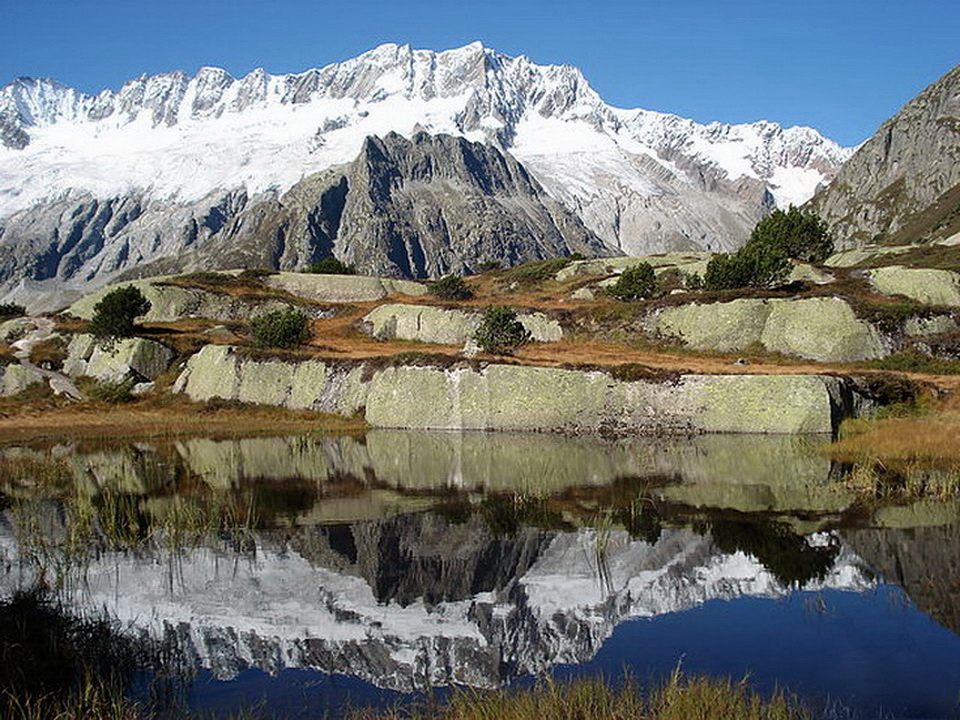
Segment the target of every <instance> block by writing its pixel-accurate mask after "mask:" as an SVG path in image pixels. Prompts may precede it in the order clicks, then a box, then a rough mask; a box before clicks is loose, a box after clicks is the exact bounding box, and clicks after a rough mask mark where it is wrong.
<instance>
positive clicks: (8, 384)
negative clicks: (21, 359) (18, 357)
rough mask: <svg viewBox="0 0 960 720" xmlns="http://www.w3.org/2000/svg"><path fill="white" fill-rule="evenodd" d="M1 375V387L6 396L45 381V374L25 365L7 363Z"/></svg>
mask: <svg viewBox="0 0 960 720" xmlns="http://www.w3.org/2000/svg"><path fill="white" fill-rule="evenodd" d="M0 370H2V376H0V388H2V394H3V395H5V396H9V395H16V394H18V393H21V392H23V391H24V390H26V389H27V388H29V387H32V386H33V385H37V384H38V383H42V382H44V378H43V375H41V374H40V373H39V372H37V371H36V370H34V369H32V368H27V367H24V366H23V365H7V366H6V367H4V368H0Z"/></svg>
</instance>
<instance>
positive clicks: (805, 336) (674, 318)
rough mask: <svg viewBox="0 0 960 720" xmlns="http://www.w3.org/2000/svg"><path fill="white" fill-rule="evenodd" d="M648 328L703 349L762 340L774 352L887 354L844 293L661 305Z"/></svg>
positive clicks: (838, 357) (828, 357)
mask: <svg viewBox="0 0 960 720" xmlns="http://www.w3.org/2000/svg"><path fill="white" fill-rule="evenodd" d="M646 325H647V329H648V330H649V331H652V332H656V333H659V334H660V335H663V336H665V337H672V338H676V339H678V340H681V341H682V342H683V343H685V344H686V345H689V346H690V347H694V348H697V349H699V350H720V351H730V350H743V349H746V348H748V347H750V346H751V345H754V344H758V343H759V344H760V345H762V346H763V348H764V349H766V350H768V351H770V352H778V353H782V354H784V355H795V356H798V357H803V358H808V359H810V360H816V361H818V362H847V361H852V360H865V359H869V358H876V357H883V356H884V355H886V354H887V348H886V346H885V345H884V342H883V338H882V337H881V335H880V333H879V332H878V331H877V330H876V328H874V327H873V326H872V325H870V324H869V323H867V322H866V321H864V320H860V319H859V318H857V316H856V315H855V314H854V312H853V310H852V309H851V308H850V306H849V305H848V304H847V303H846V301H844V300H842V299H840V298H805V299H801V300H779V299H775V300H760V299H750V298H747V299H740V300H733V301H731V302H725V303H709V304H705V305H698V304H696V303H693V304H690V305H682V306H679V307H668V308H662V309H661V310H658V311H656V312H655V313H653V314H652V315H651V316H650V317H649V318H648V319H647V323H646Z"/></svg>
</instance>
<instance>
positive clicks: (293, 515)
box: [0, 432, 960, 718]
mask: <svg viewBox="0 0 960 720" xmlns="http://www.w3.org/2000/svg"><path fill="white" fill-rule="evenodd" d="M3 457H4V459H5V461H9V462H7V464H6V465H5V467H6V470H5V475H4V476H3V479H2V481H3V483H4V485H3V486H2V487H0V491H2V492H3V493H4V495H5V496H6V500H5V501H4V504H5V505H6V506H7V507H6V509H5V510H4V511H3V514H2V520H0V592H2V593H3V594H4V595H6V594H9V593H11V592H13V591H14V589H16V588H18V587H29V586H30V585H31V584H32V583H34V582H36V580H37V578H38V575H40V574H41V573H42V574H43V577H44V578H45V580H46V581H47V583H48V584H52V585H54V586H57V587H59V588H60V594H59V596H60V598H61V599H62V600H63V601H64V602H65V603H66V607H67V608H68V609H69V610H70V611H71V612H75V613H89V612H91V611H93V610H95V609H99V608H105V610H106V612H107V613H108V614H109V616H110V617H111V618H114V619H116V620H117V621H119V623H120V627H122V628H124V632H128V633H131V634H133V635H135V636H137V637H138V638H140V641H141V642H142V644H143V647H144V648H152V647H155V648H162V649H163V651H164V653H165V655H164V657H167V658H168V659H169V658H171V657H175V658H178V660H177V662H176V663H174V664H175V665H177V667H178V668H179V669H180V670H181V671H184V670H186V671H188V672H187V674H186V675H183V676H182V677H184V678H185V680H184V682H185V688H184V689H185V694H186V697H187V698H188V701H189V704H190V705H191V706H192V707H194V708H196V709H200V710H203V711H205V712H210V711H214V712H220V713H227V712H230V711H235V710H237V709H238V708H240V707H243V706H251V705H252V706H254V707H261V708H263V709H264V710H266V711H268V712H269V713H270V714H271V715H273V716H277V717H289V718H295V717H317V716H319V715H322V714H324V713H326V714H328V716H331V717H336V716H338V715H339V714H341V713H342V712H343V709H344V708H347V707H355V706H359V705H371V704H372V705H376V706H380V707H385V706H389V705H393V704H395V703H400V704H404V703H409V702H412V701H416V700H417V699H422V698H423V697H424V693H436V694H440V695H441V696H442V695H443V693H444V692H445V690H444V688H448V687H449V686H450V685H452V684H458V685H469V686H476V687H498V686H500V687H502V686H524V685H527V684H529V683H530V682H533V681H534V679H535V678H537V677H543V676H545V675H554V676H557V677H562V678H569V677H575V676H580V675H594V674H598V673H602V674H603V675H604V676H605V677H607V678H609V679H610V680H611V681H612V682H617V681H619V680H620V679H622V677H623V676H624V674H625V673H627V674H629V675H630V676H632V677H633V678H636V679H637V680H639V681H641V682H642V683H645V682H647V681H654V682H655V681H656V679H657V678H662V677H664V676H666V675H668V674H669V673H670V672H671V671H673V670H674V669H675V668H676V667H677V666H678V664H680V665H681V666H682V668H683V670H684V671H685V672H689V673H708V674H717V675H727V676H732V677H734V678H735V679H739V678H742V677H744V676H749V678H750V681H751V682H752V683H753V684H755V685H756V686H757V687H758V688H760V689H761V690H764V691H769V690H771V689H772V688H773V687H775V686H778V685H779V686H785V687H787V688H788V689H790V690H792V691H794V692H797V693H798V694H799V695H801V696H802V697H803V698H804V699H806V700H807V701H808V702H810V703H811V704H812V705H813V706H814V707H815V708H824V707H829V708H832V709H833V711H834V713H835V714H836V713H837V712H839V714H840V715H842V716H851V715H852V716H856V717H876V716H883V717H897V718H901V717H902V718H908V717H910V718H912V717H949V716H951V715H956V714H957V713H956V710H957V700H958V696H960V636H958V635H957V632H958V630H960V610H958V609H957V608H958V600H960V571H958V567H960V562H958V557H960V525H958V524H957V522H956V518H957V515H958V514H957V513H956V511H955V509H952V510H951V509H950V508H949V507H944V506H936V507H932V506H929V505H923V504H920V505H917V506H915V507H912V508H910V509H909V512H906V511H904V512H901V513H900V514H899V515H897V516H896V517H898V518H900V520H899V521H898V523H893V525H896V526H889V525H891V523H890V521H889V520H887V521H884V522H880V521H879V520H878V519H875V518H868V517H864V516H863V514H862V513H861V512H859V511H857V510H855V509H854V508H851V507H850V500H851V499H850V498H849V497H847V496H846V495H845V494H844V492H843V491H842V489H839V488H838V487H836V486H835V485H832V484H831V483H832V482H833V481H834V480H835V479H836V478H837V477H838V473H839V469H838V468H836V467H833V466H831V464H830V463H829V462H828V461H826V460H825V459H824V458H823V457H822V456H820V455H818V454H816V453H815V452H812V451H811V447H810V445H809V443H804V442H798V441H797V440H795V439H789V438H743V437H737V438H719V437H712V438H695V439H692V440H659V441H652V440H624V441H592V440H586V439H583V438H577V439H566V438H556V437H538V436H511V435H493V436H485V435H469V434H467V435H461V434H453V433H450V434H444V433H387V432H377V433H370V434H369V436H368V437H367V438H366V439H364V440H363V441H358V440H355V439H352V438H323V439H305V438H283V439H277V440H265V439H262V438H258V439H251V440H249V441H242V440H241V441H236V440H233V441H212V440H198V441H183V442H178V443H176V444H171V445H164V444H157V445H145V444H139V445H136V446H113V447H103V446H99V447H96V448H83V447H60V448H21V449H8V450H6V451H5V452H4V456H3ZM44 463H46V464H47V465H49V467H52V468H54V469H55V470H56V472H52V471H51V470H50V469H49V467H48V469H47V470H46V471H44V475H43V476H44V477H47V478H54V480H48V483H49V484H48V485H44V484H42V483H40V484H38V483H36V482H34V481H33V480H31V478H30V477H27V476H29V475H30V474H31V473H34V474H37V473H39V470H38V469H37V468H38V467H40V466H44V467H47V465H44ZM58 488H59V489H58ZM64 488H69V491H67V490H65V489H64ZM891 517H892V516H891ZM905 517H906V518H910V523H905V522H904V521H903V518H905ZM67 530H69V531H70V532H66V531H67ZM78 537H79V538H81V539H83V542H82V543H80V544H78V543H76V542H75V541H76V538H78ZM67 538H73V542H72V543H71V542H67V540H66V539H67ZM41 568H42V570H41ZM51 574H52V575H51ZM838 709H839V710H838Z"/></svg>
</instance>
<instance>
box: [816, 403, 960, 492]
mask: <svg viewBox="0 0 960 720" xmlns="http://www.w3.org/2000/svg"><path fill="white" fill-rule="evenodd" d="M827 451H828V453H829V454H830V456H831V458H832V459H834V460H837V461H839V462H842V463H845V464H849V465H851V466H852V467H853V469H852V471H851V472H850V473H848V475H847V476H846V479H845V480H844V484H845V485H846V487H847V488H849V489H851V490H853V491H854V492H855V493H857V495H859V496H861V497H862V498H864V499H881V500H915V499H921V498H933V499H938V500H953V499H957V498H960V398H958V397H956V396H954V395H951V396H947V397H946V398H944V399H940V400H937V401H928V402H920V403H917V404H913V405H907V406H901V407H899V408H892V409H891V410H890V411H888V412H886V413H884V414H881V415H880V416H878V417H875V418H860V419H856V420H848V421H846V422H845V423H844V424H843V426H842V428H841V433H840V438H839V439H838V440H837V441H836V442H834V443H832V444H831V445H830V446H829V448H828V450H827Z"/></svg>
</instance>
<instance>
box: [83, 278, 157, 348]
mask: <svg viewBox="0 0 960 720" xmlns="http://www.w3.org/2000/svg"><path fill="white" fill-rule="evenodd" d="M150 307H151V306H150V301H149V300H147V299H146V298H145V297H144V296H143V293H142V292H140V289H139V288H137V287H134V286H133V285H125V286H124V287H119V288H116V289H115V290H111V291H110V292H108V293H107V294H106V295H104V296H103V297H102V298H101V299H100V302H98V303H97V304H96V305H94V306H93V318H92V319H91V320H90V325H89V327H88V328H87V329H88V330H89V332H90V333H92V334H93V335H94V336H95V337H97V338H101V339H116V338H125V337H130V336H131V335H133V333H134V330H135V329H136V325H135V324H134V320H135V319H136V318H138V317H141V316H142V315H146V314H147V313H148V312H150Z"/></svg>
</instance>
